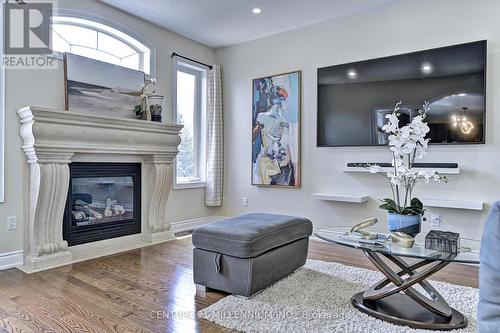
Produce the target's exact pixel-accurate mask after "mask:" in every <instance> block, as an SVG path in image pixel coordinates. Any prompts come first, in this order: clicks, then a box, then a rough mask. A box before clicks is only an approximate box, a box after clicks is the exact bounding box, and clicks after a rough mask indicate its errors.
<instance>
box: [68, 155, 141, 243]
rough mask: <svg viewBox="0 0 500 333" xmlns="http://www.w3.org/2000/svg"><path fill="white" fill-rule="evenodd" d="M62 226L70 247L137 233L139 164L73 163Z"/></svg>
mask: <svg viewBox="0 0 500 333" xmlns="http://www.w3.org/2000/svg"><path fill="white" fill-rule="evenodd" d="M70 174H71V178H70V186H69V193H68V202H67V204H66V214H65V223H64V236H65V239H66V240H67V241H68V243H69V244H70V245H76V244H82V243H87V242H91V241H96V240H102V239H107V238H114V237H120V236H125V235H129V234H134V233H138V232H140V214H139V212H140V164H135V163H72V164H70Z"/></svg>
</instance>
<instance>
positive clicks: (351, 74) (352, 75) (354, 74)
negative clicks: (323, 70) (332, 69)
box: [347, 69, 358, 79]
mask: <svg viewBox="0 0 500 333" xmlns="http://www.w3.org/2000/svg"><path fill="white" fill-rule="evenodd" d="M347 76H348V77H349V78H350V79H355V78H357V77H358V72H356V71H355V70H354V69H350V70H348V71H347Z"/></svg>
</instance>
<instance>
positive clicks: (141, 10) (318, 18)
mask: <svg viewBox="0 0 500 333" xmlns="http://www.w3.org/2000/svg"><path fill="white" fill-rule="evenodd" d="M99 1H101V2H103V3H106V4H108V5H110V6H113V7H115V8H118V9H120V10H123V11H125V12H128V13H130V14H132V15H134V16H137V17H140V18H142V19H144V20H146V21H149V22H152V23H155V24H157V25H159V26H161V27H164V28H166V29H169V30H172V31H175V32H177V33H178V34H181V35H183V36H186V37H189V38H192V39H194V40H197V41H199V42H201V43H203V44H206V45H208V46H210V47H214V48H219V47H223V46H229V45H234V44H239V43H243V42H247V41H250V40H254V39H259V38H262V37H265V36H269V35H274V34H277V33H280V32H284V31H288V30H292V29H296V28H299V27H303V26H306V25H311V24H314V23H319V22H322V21H326V20H330V19H335V18H340V17H343V16H347V15H350V14H353V13H356V12H359V11H363V10H366V9H369V8H373V7H376V6H380V5H383V4H386V3H390V2H395V1H397V0H99ZM255 7H258V8H261V9H262V13H261V14H258V15H255V14H253V13H252V8H255Z"/></svg>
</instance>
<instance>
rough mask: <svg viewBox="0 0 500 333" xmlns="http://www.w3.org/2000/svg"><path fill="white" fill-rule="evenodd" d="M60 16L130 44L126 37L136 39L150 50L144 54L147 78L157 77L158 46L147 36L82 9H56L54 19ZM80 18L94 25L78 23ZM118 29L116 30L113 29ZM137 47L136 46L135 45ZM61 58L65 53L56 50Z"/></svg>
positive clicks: (77, 24)
mask: <svg viewBox="0 0 500 333" xmlns="http://www.w3.org/2000/svg"><path fill="white" fill-rule="evenodd" d="M58 18H62V19H64V18H70V19H73V20H75V22H71V24H72V25H75V26H82V27H86V28H89V29H94V30H96V31H101V32H103V33H106V34H108V35H110V36H112V37H114V38H117V39H119V40H122V41H123V42H125V43H127V44H130V42H129V41H127V40H126V38H124V37H127V36H128V37H129V38H131V39H134V40H136V41H137V42H138V43H140V44H142V45H144V46H145V47H146V48H147V49H148V50H149V54H146V53H147V52H146V53H145V55H144V57H149V74H148V73H146V72H145V74H146V79H147V80H150V79H151V78H154V77H156V48H155V47H154V45H153V44H152V43H150V42H149V41H148V40H147V39H146V38H144V37H143V36H141V35H140V34H138V33H136V32H134V31H132V30H129V29H128V28H127V27H125V26H123V25H121V24H119V23H117V22H115V21H112V20H108V19H106V18H103V17H101V16H97V15H93V14H90V13H87V12H82V11H77V10H69V9H56V14H55V15H54V17H53V19H55V20H56V21H57V20H58ZM78 20H86V21H90V22H93V23H95V26H94V27H89V26H88V25H82V24H79V23H78ZM99 25H101V26H104V27H102V28H101V29H99V28H98V26H99ZM106 27H107V28H110V29H111V30H109V29H106ZM113 30H116V31H113ZM120 35H124V36H123V37H120ZM134 48H135V47H134ZM54 53H55V54H56V55H57V56H58V57H59V58H60V59H63V54H62V53H60V52H54Z"/></svg>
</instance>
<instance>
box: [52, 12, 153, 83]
mask: <svg viewBox="0 0 500 333" xmlns="http://www.w3.org/2000/svg"><path fill="white" fill-rule="evenodd" d="M51 28H52V49H53V50H54V51H58V52H68V53H73V54H78V55H81V56H84V57H87V58H92V59H96V60H99V61H103V62H107V63H110V64H115V65H119V66H123V67H127V68H131V69H135V70H139V71H143V72H144V73H146V74H148V75H152V73H151V72H152V69H151V49H150V48H149V47H147V46H146V45H144V43H142V42H140V41H139V40H137V39H136V38H134V37H132V36H130V35H129V34H127V33H124V32H123V31H120V30H118V29H115V28H113V27H111V26H109V25H106V24H103V23H100V22H96V21H93V20H88V19H84V18H76V17H69V16H68V17H65V16H55V17H52V25H51Z"/></svg>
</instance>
